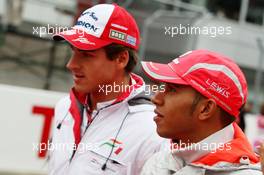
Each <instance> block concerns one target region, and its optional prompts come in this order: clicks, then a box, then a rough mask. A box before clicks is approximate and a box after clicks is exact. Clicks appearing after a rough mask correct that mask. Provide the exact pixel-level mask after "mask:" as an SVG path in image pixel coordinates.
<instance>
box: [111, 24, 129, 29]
mask: <svg viewBox="0 0 264 175" xmlns="http://www.w3.org/2000/svg"><path fill="white" fill-rule="evenodd" d="M111 26H112V27H116V28H118V29H122V30H128V28H127V27H124V26H121V25H119V24H114V23H112V24H111Z"/></svg>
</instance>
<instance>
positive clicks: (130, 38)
mask: <svg viewBox="0 0 264 175" xmlns="http://www.w3.org/2000/svg"><path fill="white" fill-rule="evenodd" d="M136 42H137V39H136V38H135V37H133V36H130V35H127V38H126V43H128V44H131V45H133V46H135V45H136Z"/></svg>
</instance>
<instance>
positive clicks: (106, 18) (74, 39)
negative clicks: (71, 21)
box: [53, 4, 140, 50]
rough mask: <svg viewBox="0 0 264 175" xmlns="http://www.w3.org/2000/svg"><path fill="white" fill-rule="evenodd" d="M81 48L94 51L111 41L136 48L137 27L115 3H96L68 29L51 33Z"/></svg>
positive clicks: (132, 19)
mask: <svg viewBox="0 0 264 175" xmlns="http://www.w3.org/2000/svg"><path fill="white" fill-rule="evenodd" d="M53 39H54V40H56V41H60V40H66V41H68V42H69V43H70V44H71V45H73V46H74V47H77V48H78V49H81V50H95V49H99V48H101V47H104V46H106V45H109V44H111V43H117V44H121V45H125V46H128V47H131V48H133V49H136V50H137V49H138V47H139V39H140V36H139V30H138V26H137V24H136V22H135V19H134V18H133V17H132V16H131V15H130V14H129V13H128V12H127V11H126V10H125V9H124V8H122V7H120V6H118V5H116V4H99V5H95V6H93V7H91V8H89V9H87V10H85V11H84V12H83V13H82V14H81V16H80V17H79V18H78V21H77V23H76V25H75V26H73V27H72V29H70V30H67V31H62V32H60V33H57V34H55V35H54V36H53Z"/></svg>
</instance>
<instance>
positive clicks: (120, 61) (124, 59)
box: [115, 50, 129, 69]
mask: <svg viewBox="0 0 264 175" xmlns="http://www.w3.org/2000/svg"><path fill="white" fill-rule="evenodd" d="M115 61H116V63H117V66H118V67H119V68H120V69H124V68H125V67H126V66H127V64H128V61H129V53H128V51H127V50H124V51H122V52H120V53H119V54H118V55H117V58H116V59H115Z"/></svg>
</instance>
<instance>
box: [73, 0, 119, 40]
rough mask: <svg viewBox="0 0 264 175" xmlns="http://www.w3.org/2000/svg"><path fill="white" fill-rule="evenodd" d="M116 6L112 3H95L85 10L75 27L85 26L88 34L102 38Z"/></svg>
mask: <svg viewBox="0 0 264 175" xmlns="http://www.w3.org/2000/svg"><path fill="white" fill-rule="evenodd" d="M114 8H115V6H114V5H112V4H99V5H95V6H93V7H91V8H89V9H87V10H86V11H84V12H83V14H82V15H81V16H80V17H79V18H78V21H77V24H76V25H75V26H74V28H83V29H84V30H85V31H86V32H87V33H88V34H91V35H93V36H96V37H98V38H100V37H101V35H102V33H103V32H104V29H105V27H106V24H107V23H108V21H109V19H110V17H111V15H112V13H113V11H114Z"/></svg>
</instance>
